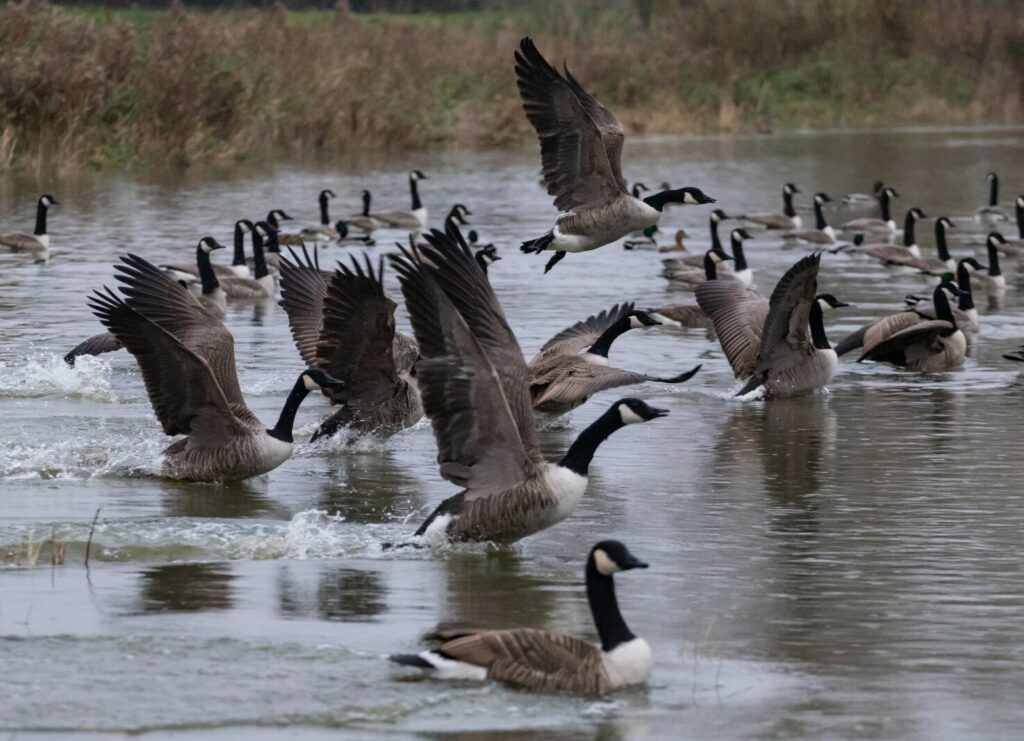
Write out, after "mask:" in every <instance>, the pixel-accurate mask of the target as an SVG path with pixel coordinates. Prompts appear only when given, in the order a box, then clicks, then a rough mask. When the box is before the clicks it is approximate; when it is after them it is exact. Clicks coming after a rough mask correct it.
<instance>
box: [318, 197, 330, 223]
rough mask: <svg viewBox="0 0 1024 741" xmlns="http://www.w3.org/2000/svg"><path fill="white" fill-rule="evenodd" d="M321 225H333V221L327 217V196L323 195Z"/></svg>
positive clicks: (321, 199) (321, 198)
mask: <svg viewBox="0 0 1024 741" xmlns="http://www.w3.org/2000/svg"><path fill="white" fill-rule="evenodd" d="M320 225H321V226H330V225H331V219H330V218H329V217H328V215H327V196H326V195H323V194H321V195H320Z"/></svg>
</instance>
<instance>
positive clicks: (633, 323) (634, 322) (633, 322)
mask: <svg viewBox="0 0 1024 741" xmlns="http://www.w3.org/2000/svg"><path fill="white" fill-rule="evenodd" d="M642 326H644V323H643V322H641V321H640V320H639V319H637V318H636V317H635V316H631V317H630V318H629V328H630V329H640V327H642Z"/></svg>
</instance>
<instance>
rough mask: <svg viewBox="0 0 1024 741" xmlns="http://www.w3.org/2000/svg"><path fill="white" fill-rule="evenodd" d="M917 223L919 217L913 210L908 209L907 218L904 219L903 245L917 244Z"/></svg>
mask: <svg viewBox="0 0 1024 741" xmlns="http://www.w3.org/2000/svg"><path fill="white" fill-rule="evenodd" d="M915 223H917V217H916V216H914V212H913V211H907V218H905V219H904V220H903V246H904V247H913V246H914V245H915V244H917V238H916V237H914V224H915Z"/></svg>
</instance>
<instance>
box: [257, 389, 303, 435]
mask: <svg viewBox="0 0 1024 741" xmlns="http://www.w3.org/2000/svg"><path fill="white" fill-rule="evenodd" d="M308 393H309V389H307V388H306V379H305V377H304V376H299V380H297V381H296V382H295V385H294V386H292V390H291V393H289V394H288V398H287V399H285V400H284V406H283V407H281V416H280V417H278V418H277V424H276V425H274V429H272V430H267V434H268V435H270V436H271V437H275V438H277V439H278V440H281V441H283V442H286V443H290V442H294V441H295V440H294V438H293V437H292V425H294V424H295V413H296V412H298V411H299V405H300V404H301V403H302V400H303V399H305V398H306V395H307V394H308Z"/></svg>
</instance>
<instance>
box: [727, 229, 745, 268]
mask: <svg viewBox="0 0 1024 741" xmlns="http://www.w3.org/2000/svg"><path fill="white" fill-rule="evenodd" d="M730 243H731V244H732V259H733V260H735V261H736V271H737V272H738V271H740V270H746V269H747V257H746V255H744V254H743V238H742V237H740V236H739V235H737V234H733V235H732V237H731V238H730Z"/></svg>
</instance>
